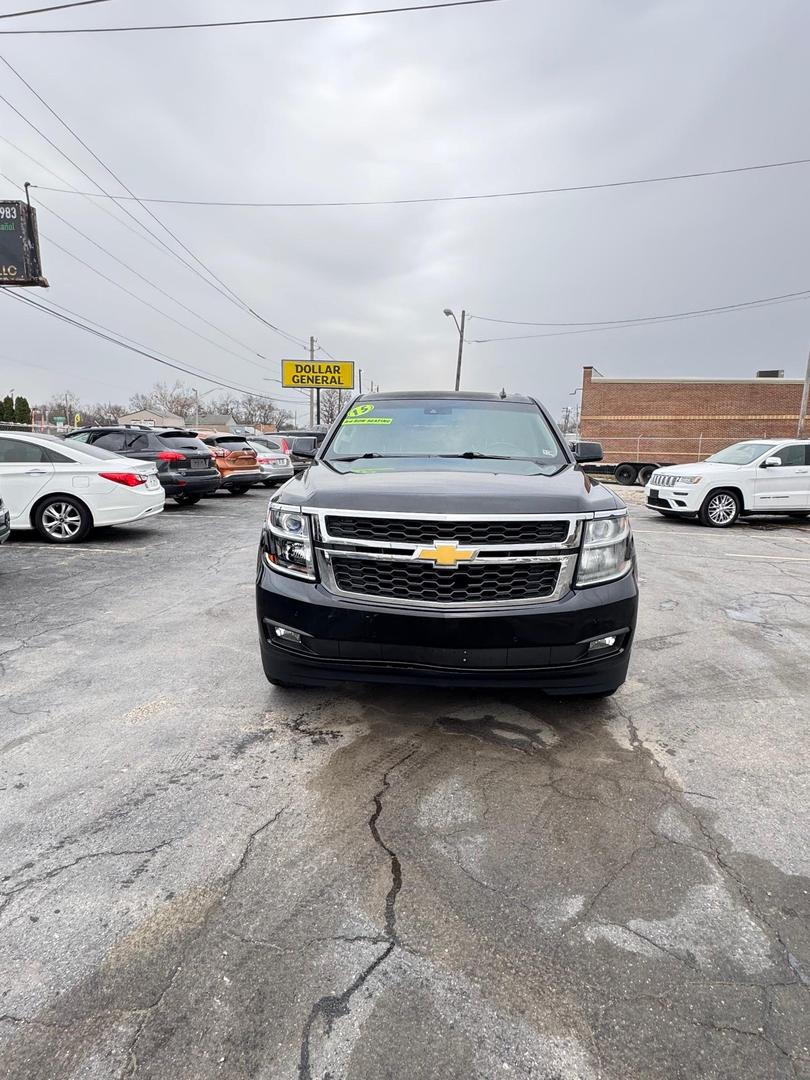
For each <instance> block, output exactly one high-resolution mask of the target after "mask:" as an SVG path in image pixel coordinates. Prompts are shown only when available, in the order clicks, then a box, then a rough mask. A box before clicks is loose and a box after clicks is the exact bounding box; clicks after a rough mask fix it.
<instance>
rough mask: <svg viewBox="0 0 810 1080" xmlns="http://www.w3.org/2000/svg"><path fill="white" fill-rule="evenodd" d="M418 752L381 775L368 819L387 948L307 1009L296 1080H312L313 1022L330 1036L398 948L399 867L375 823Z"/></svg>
mask: <svg viewBox="0 0 810 1080" xmlns="http://www.w3.org/2000/svg"><path fill="white" fill-rule="evenodd" d="M420 748H421V747H420V746H415V747H414V748H413V749H412V750H409V751H408V753H407V754H404V755H403V756H402V757H401V758H399V759H398V760H397V761H395V762H394V764H393V765H391V766H389V768H388V769H386V771H385V772H384V773H383V778H382V786H381V787H380V789H379V791H377V792H376V793H375V794H374V795H373V796H372V799H373V802H374V811H373V812H372V814H371V816H370V817H369V819H368V827H369V831H370V832H371V835H372V837H373V838H374V843H375V844H376V845H377V846H378V847H379V848H381V849H382V850H383V851H384V852H385V853H386V855H387V856H388V858H389V860H390V863H391V887H390V889H389V890H388V893H387V895H386V897H385V938H384V939H383V940H387V942H388V944H387V945H386V946H385V948H384V949H383V951H382V952H381V953H378V955H377V956H376V957H375V958H374V959H373V960H372V961H371V963H370V964H368V965H366V967H364V968H363V970H362V971H361V972H360V973H359V974H358V975H357V976H356V977H355V978H354V979H353V980H352V982H350V983H349V985H348V986H347V987H346V989H345V990H343V991H342V993H340V994H324V996H323V997H321V998H319V999H318V1000H317V1001H316V1002H315V1004H314V1005H313V1006H312V1008H311V1009H310V1011H309V1015H308V1016H307V1019H306V1022H305V1023H304V1028H303V1031H302V1032H301V1051H300V1056H299V1059H298V1080H312V1061H311V1041H312V1029H313V1027H314V1025H315V1022H316V1020H318V1019H319V1018H320V1017H324V1018H325V1020H326V1034H327V1035H329V1034H331V1031H332V1027H333V1026H334V1023H335V1021H336V1020H338V1019H339V1018H340V1017H342V1016H346V1015H348V1013H349V1003H350V1002H351V999H352V997H353V996H354V995H355V994H356V993H357V991H358V990H360V989H361V987H362V986H363V985H364V984H365V983H366V982H367V981H368V979H369V978H370V977H371V976H372V975H373V974H374V972H375V971H376V970H377V968H378V967H380V966H381V965H382V964H384V963H385V961H386V960H387V959H388V957H389V956H390V955H391V953H392V952H393V951H394V949H395V948H397V946H398V945H400V941H399V938H398V937H397V923H396V918H397V913H396V902H397V897H398V896H399V893H400V890H401V889H402V864H401V862H400V860H399V856H398V855H397V853H396V852H395V851H394V850H393V848H390V847H389V846H388V844H386V842H385V841H384V840H383V838H382V837H381V836H380V832H379V829H378V827H377V823H378V821H379V819H380V815H381V814H382V809H383V795H384V794H385V793H386V791H388V789H389V788H390V786H391V783H390V779H389V778H390V776H391V774H392V773H393V772H394V771H395V770H396V769H398V768H399V767H400V766H401V765H404V764H405V762H406V761H407V760H408V759H409V758H412V757H413V756H414V754H416V753H417V752H418V751H419V750H420Z"/></svg>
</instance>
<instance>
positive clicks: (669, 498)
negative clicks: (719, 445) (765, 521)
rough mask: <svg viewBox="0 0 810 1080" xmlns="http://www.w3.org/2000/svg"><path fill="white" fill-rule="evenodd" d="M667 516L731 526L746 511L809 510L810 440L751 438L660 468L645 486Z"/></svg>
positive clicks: (650, 503)
mask: <svg viewBox="0 0 810 1080" xmlns="http://www.w3.org/2000/svg"><path fill="white" fill-rule="evenodd" d="M644 490H645V493H646V496H647V506H649V507H650V509H651V510H657V511H658V512H659V514H663V515H664V517H697V518H698V519H699V521H700V522H701V523H702V524H703V525H710V526H712V527H714V528H716V529H724V528H728V526H729V525H733V524H734V522H735V521H736V520H737V519H738V518H739V517H740V515H748V514H790V515H792V516H795V517H799V518H804V517H807V516H808V515H810V441H806V440H805V441H801V440H798V439H750V440H749V441H747V442H739V443H735V444H734V445H733V446H727V447H726V449H725V450H721V451H720V452H719V453H717V454H712V456H711V457H710V458H707V459H706V460H705V461H696V462H694V464H690V465H672V466H669V467H668V468H665V469H656V471H655V472H654V473H653V475H652V476H651V477H650V480H649V483H648V484H647V486H646V488H645V489H644Z"/></svg>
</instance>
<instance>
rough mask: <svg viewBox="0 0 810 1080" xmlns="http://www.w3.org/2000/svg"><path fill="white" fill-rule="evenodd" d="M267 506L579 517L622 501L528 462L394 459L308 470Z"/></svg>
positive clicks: (594, 483)
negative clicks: (571, 515)
mask: <svg viewBox="0 0 810 1080" xmlns="http://www.w3.org/2000/svg"><path fill="white" fill-rule="evenodd" d="M272 501H278V502H284V503H287V504H290V505H293V506H299V505H300V506H302V507H312V508H313V509H330V510H378V511H390V512H391V513H392V514H397V513H424V514H481V515H484V516H485V515H486V514H487V513H492V514H582V513H594V512H597V511H600V510H615V509H618V508H620V507H622V506H623V505H624V504H623V503H622V501H621V499H619V498H618V497H617V496H615V495H614V494H613V492H611V491H610V490H609V489H608V488H606V487H604V486H603V485H602V484H600V483H599V481H598V480H595V479H594V478H593V477H591V476H588V475H587V473H584V472H583V471H582V470H581V469H580V468H579V467H578V466H574V465H565V466H563V467H562V468H561V469H558V470H557V471H556V472H554V473H551V472H550V471H549V470H548V469H547V468H546V467H543V466H538V465H536V464H535V463H534V462H529V461H497V462H492V461H489V462H487V461H464V460H459V461H456V460H446V459H445V460H441V461H437V460H436V459H429V460H428V459H424V458H422V459H420V458H409V459H406V458H397V459H395V460H394V459H391V460H383V461H353V462H346V461H340V462H328V463H327V462H324V461H316V462H313V464H312V466H311V467H310V468H309V469H307V471H306V472H305V473H303V474H302V475H301V476H300V477H298V478H296V479H294V480H289V481H288V482H287V483H286V484H285V485H284V486H283V487H282V488H280V489H279V491H278V493H277V494H276V495H275V496H274V498H273V500H272Z"/></svg>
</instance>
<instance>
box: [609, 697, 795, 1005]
mask: <svg viewBox="0 0 810 1080" xmlns="http://www.w3.org/2000/svg"><path fill="white" fill-rule="evenodd" d="M614 705H615V708H616V710H617V712H618V713H619V714H620V716H622V717H623V718H624V720H625V721H626V723H627V729H628V732H629V738H630V745H631V746H632V747H633V750H635V751H638V752H639V753H641V754H644V755H645V756H646V757H647V758H648V760H649V761H650V763H651V764H652V765H653V767H654V768H655V769H656V770H657V771H658V772H659V773H660V774H661V776H662V778H663V780H664V782H665V783H666V785H667V786H668V787H670V788H671V790H672V792H673V794H675V795H684V794H692V793H691V792H687V791H683V790H682V789H680V788H677V787H676V786H674V785H673V783H672V781H671V780H670V778H669V776H668V775H667V771H666V768H665V767H664V766H663V765H662V764H661V762H660V761H658V759H657V758H656V757H655V755H654V754H653V753H652V751H651V750H650V749H649V748H648V747H646V746H645V745H644V743H643V741H642V740H641V738H640V737H639V734H638V729H637V728H636V726H635V724H634V723H633V721H632V719H631V718H630V716H629V715H628V714H627V713H626V712H625V711H624V710H623V709H622V708H621V706H620V705H618V704H617V703H614ZM683 809H684V812H685V813H686V814H687V815H688V816H689V817H690V818H691V819H692V820H693V821H694V823H695V825H696V826H697V828H698V829H699V830H700V833H701V835H702V836H703V838H704V840H705V841H706V844H707V845H708V850H707V851H704V852H703V854H704V855H707V856H709V857H711V858H712V859H713V861H714V862H715V864H716V866H717V868H718V870H719V871H720V873H721V874H722V876H723V877H724V878H725V879H726V880H731V881H732V882H733V883H734V885H735V887H736V889H735V891H736V893H737V895H738V896H739V897H740V899H741V900H742V901H743V903H744V904H745V906H746V908H747V909H748V911H749V912H750V914H751V916H752V917H753V918H754V919H755V921H756V922H757V923H759V924H760V925H761V926H762V927H764V928H765V929H766V931H768V934H769V935H770V937H771V938H772V939H775V940H776V941H777V942H778V943H779V947H780V949H781V951H782V955H783V958H784V961H785V963H786V964H787V966H788V968H789V969H790V971H791V972H792V973H793V975H795V977H796V979H797V980H798V982H799V983H800V984H801V985H802V986H803V987H805V988H806V989H810V973H807V972H805V971H804V970H803V969H802V966H801V963H800V962H799V959H798V957H796V956H795V955H794V953H793V952H792V951H791V949H790V946H789V945H788V943H787V942H786V941H785V939H784V937H783V935H782V932H781V931H780V930H779V928H778V927H776V926H774V925H773V924H772V923H771V921H770V920H769V919H768V917H767V916H766V914H765V912H764V911H763V910H762V909H761V907H760V906H759V904H757V902H756V901H755V899H754V898H753V896H752V895H751V893H750V890H749V888H748V885H747V884H746V882H745V881H744V880H743V878H742V876H741V875H740V874H739V873H738V872H737V871H736V870H735V869H734V867H733V866H732V865H731V864H730V863H729V862H728V861H727V860H726V859H725V858H724V857H723V855H722V854H721V852H720V846H719V844H718V841H717V840H716V839H715V837H714V836H713V835H712V833H711V831H710V829H709V827H708V826H707V825H706V823H705V822H704V821H703V819H702V818H701V816H700V814H698V813H697V811H696V810H695V809H694V808H693V807H692V806H690V805H689V804H688V803H684V804H683ZM667 839H669V838H667ZM701 850H702V849H701ZM601 891H604V890H600V892H601ZM591 906H592V905H591Z"/></svg>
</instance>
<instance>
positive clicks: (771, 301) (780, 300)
mask: <svg viewBox="0 0 810 1080" xmlns="http://www.w3.org/2000/svg"><path fill="white" fill-rule="evenodd" d="M801 300H810V289H805V290H804V291H802V292H798V293H785V294H784V295H783V296H775V297H771V298H768V299H764V300H751V301H748V302H747V303H743V304H728V305H726V306H725V307H718V308H706V309H703V310H699V311H694V312H684V313H682V314H675V315H658V316H653V317H651V318H647V319H636V320H632V319H631V320H616V321H614V322H609V323H602V324H599V325H597V326H594V325H588V326H587V327H586V328H585V329H580V330H554V331H551V332H549V333H543V334H515V335H513V336H510V337H494V338H465V341H466V342H467V343H468V344H470V345H488V344H490V343H491V342H494V341H529V340H530V339H535V338H548V337H569V336H570V335H572V334H598V333H601V332H603V331H608V330H625V329H627V328H628V327H631V326H657V325H659V324H660V323H664V322H680V321H682V320H685V319H705V318H708V317H710V316H713V315H728V314H733V313H734V312H737V311H742V310H745V309H748V310H757V309H758V308H762V307H774V306H776V305H777V304H792V303H796V302H797V301H801ZM519 325H520V324H519ZM529 325H532V324H529ZM538 325H542V324H538ZM551 325H554V326H559V325H564V324H561V323H552V324H551ZM574 325H575V324H574Z"/></svg>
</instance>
